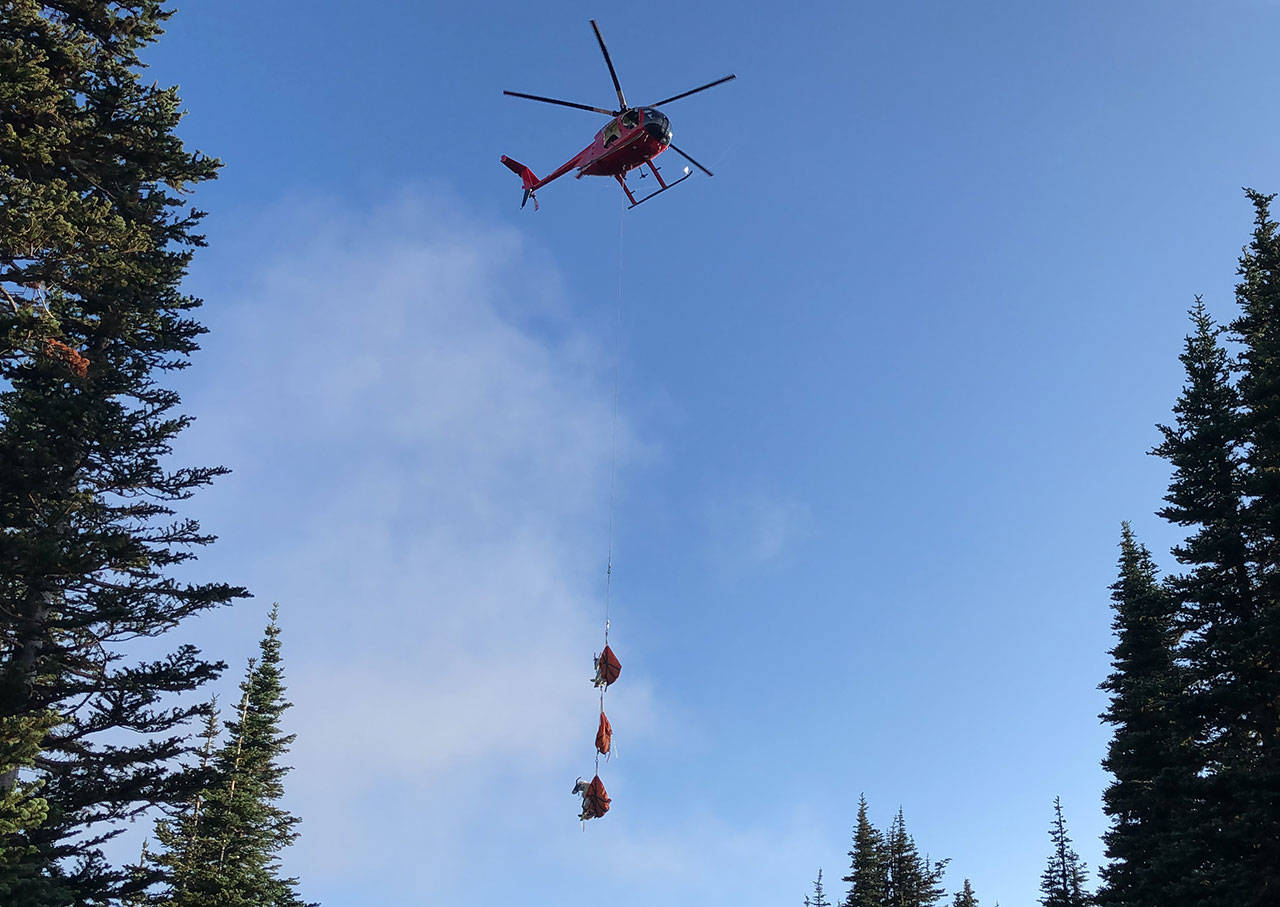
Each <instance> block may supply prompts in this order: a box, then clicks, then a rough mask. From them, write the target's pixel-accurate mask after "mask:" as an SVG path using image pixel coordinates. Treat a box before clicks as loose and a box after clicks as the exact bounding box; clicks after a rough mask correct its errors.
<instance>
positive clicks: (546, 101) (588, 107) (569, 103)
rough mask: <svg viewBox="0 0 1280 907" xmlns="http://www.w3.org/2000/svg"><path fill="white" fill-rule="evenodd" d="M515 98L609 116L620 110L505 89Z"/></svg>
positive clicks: (613, 115) (506, 92)
mask: <svg viewBox="0 0 1280 907" xmlns="http://www.w3.org/2000/svg"><path fill="white" fill-rule="evenodd" d="M503 94H509V95H511V97H513V98H528V99H529V100H530V101H541V102H542V103H544V104H559V105H560V106H561V107H575V108H577V109H578V110H590V111H591V112H592V113H603V114H604V115H605V116H607V117H616V116H617V115H618V114H619V113H620V111H617V110H605V109H604V108H603V107H592V106H591V105H589V104H575V103H574V102H573V101H558V100H556V99H555V98H543V97H539V96H538V95H536V94H525V93H524V92H521V91H504V92H503Z"/></svg>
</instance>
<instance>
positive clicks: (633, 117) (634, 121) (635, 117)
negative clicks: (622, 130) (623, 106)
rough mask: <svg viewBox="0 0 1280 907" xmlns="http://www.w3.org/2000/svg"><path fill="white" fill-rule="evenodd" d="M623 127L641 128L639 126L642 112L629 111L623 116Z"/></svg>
mask: <svg viewBox="0 0 1280 907" xmlns="http://www.w3.org/2000/svg"><path fill="white" fill-rule="evenodd" d="M622 125H623V126H627V127H634V126H639V125H640V111H638V110H628V111H627V112H626V113H624V114H623V115H622Z"/></svg>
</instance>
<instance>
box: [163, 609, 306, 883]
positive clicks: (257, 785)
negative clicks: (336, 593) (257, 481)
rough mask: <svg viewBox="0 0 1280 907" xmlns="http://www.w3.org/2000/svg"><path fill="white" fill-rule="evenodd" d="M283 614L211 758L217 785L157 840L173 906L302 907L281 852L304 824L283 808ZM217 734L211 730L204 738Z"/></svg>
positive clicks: (275, 614)
mask: <svg viewBox="0 0 1280 907" xmlns="http://www.w3.org/2000/svg"><path fill="white" fill-rule="evenodd" d="M278 618H279V610H278V608H272V610H271V621H270V623H269V624H268V625H267V629H266V633H265V635H264V637H263V639H262V643H261V646H260V653H259V657H258V659H257V660H256V661H251V662H250V664H249V669H248V670H247V672H246V674H245V679H244V682H243V683H242V684H241V685H240V690H241V701H240V707H239V710H238V714H237V718H236V719H235V720H232V721H228V722H227V730H228V732H229V737H228V739H227V741H226V742H225V743H224V744H223V746H222V747H221V748H220V749H219V750H218V751H217V752H216V753H214V755H213V758H212V760H211V763H210V767H211V769H212V775H213V779H212V781H211V783H210V784H209V786H208V788H207V789H206V791H205V793H204V794H203V796H202V797H201V798H200V799H199V800H198V801H195V802H194V803H193V806H192V808H191V809H189V810H188V811H187V812H186V814H185V815H184V816H183V819H182V820H181V821H179V822H178V823H176V824H174V825H171V826H166V827H164V828H163V829H162V830H161V831H160V833H159V834H158V837H159V838H160V840H161V842H162V844H164V846H165V847H166V848H167V851H166V853H165V854H164V855H163V856H162V857H160V858H159V859H160V862H161V863H162V864H163V865H164V866H166V867H167V868H168V870H169V872H170V874H171V878H172V883H171V888H170V891H169V893H168V894H167V895H166V896H165V897H163V898H162V899H161V902H162V903H163V904H166V905H171V907H304V902H303V901H302V900H301V899H300V898H299V897H298V895H297V892H296V888H297V884H298V882H297V879H294V878H281V876H280V863H279V854H280V852H281V851H282V850H283V849H284V848H285V847H287V846H288V845H289V843H290V842H292V841H293V840H294V839H295V838H296V837H297V833H296V832H295V831H294V830H293V829H294V827H295V826H296V825H297V823H298V820H297V818H295V817H294V816H292V815H290V814H289V813H288V812H286V811H285V810H284V809H283V808H281V807H280V805H279V801H280V798H281V797H282V796H283V795H284V776H285V775H286V774H287V773H288V771H289V769H288V767H287V766H284V765H282V764H281V763H280V760H281V758H282V757H283V756H284V755H285V754H286V753H287V752H288V751H289V744H291V743H292V742H293V739H294V737H293V735H292V734H282V733H281V719H282V716H283V715H284V712H285V710H286V709H288V708H289V703H288V702H287V701H286V700H285V695H284V676H283V673H282V670H281V655H280V626H279V622H278ZM209 733H212V732H211V731H210V730H209V729H206V734H207V735H208V734H209Z"/></svg>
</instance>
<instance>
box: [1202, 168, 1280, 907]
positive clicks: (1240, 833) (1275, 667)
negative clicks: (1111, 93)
mask: <svg viewBox="0 0 1280 907" xmlns="http://www.w3.org/2000/svg"><path fill="white" fill-rule="evenodd" d="M1246 192H1247V194H1248V197H1249V200H1250V201H1251V202H1252V203H1253V207H1254V231H1253V236H1252V239H1251V241H1250V243H1249V245H1248V246H1247V247H1246V248H1245V250H1244V253H1243V255H1242V256H1241V258H1240V264H1239V268H1238V271H1237V274H1238V275H1239V278H1240V282H1239V283H1238V284H1237V285H1236V300H1237V302H1238V304H1239V306H1240V309H1241V313H1240V316H1239V317H1238V318H1237V319H1236V320H1235V321H1233V322H1232V324H1231V332H1232V334H1233V335H1234V337H1235V338H1236V339H1237V340H1238V341H1239V342H1240V344H1241V346H1242V351H1241V354H1240V380H1239V391H1240V400H1241V404H1242V408H1243V424H1244V431H1243V441H1244V448H1243V449H1244V451H1245V454H1244V466H1245V469H1244V499H1245V505H1244V517H1245V522H1246V535H1247V542H1248V551H1249V561H1250V568H1251V573H1252V578H1253V580H1254V583H1255V584H1256V594H1255V595H1254V596H1252V598H1251V599H1250V600H1249V601H1247V602H1245V603H1244V604H1243V606H1242V607H1241V608H1239V609H1238V611H1237V612H1236V613H1233V614H1230V615H1228V617H1229V618H1230V620H1229V622H1227V623H1225V624H1224V625H1223V626H1221V627H1219V628H1217V629H1218V630H1219V637H1220V649H1221V663H1220V666H1221V668H1222V671H1221V674H1220V675H1219V676H1218V677H1217V678H1215V685H1216V688H1217V689H1219V690H1220V691H1221V693H1220V695H1219V696H1218V697H1217V699H1216V703H1217V705H1218V709H1217V711H1216V713H1215V717H1217V718H1218V719H1219V722H1220V727H1219V728H1218V732H1219V736H1220V745H1219V746H1218V747H1217V750H1216V752H1215V753H1214V755H1215V764H1214V765H1213V766H1212V768H1213V772H1214V776H1215V781H1216V782H1217V783H1216V786H1215V791H1214V793H1215V795H1216V796H1215V802H1217V803H1218V804H1220V805H1221V806H1222V811H1221V813H1220V815H1219V819H1220V833H1219V839H1218V840H1219V841H1220V844H1221V848H1220V853H1221V860H1220V865H1221V866H1222V867H1223V870H1224V871H1223V872H1221V873H1220V874H1219V875H1218V876H1217V878H1215V879H1214V880H1213V881H1214V883H1215V886H1216V888H1217V890H1218V891H1219V892H1220V894H1221V896H1222V898H1223V903H1226V902H1230V903H1233V904H1235V905H1255V904H1256V905H1271V904H1277V903H1280V231H1278V228H1277V224H1276V222H1275V221H1273V220H1272V219H1271V212H1270V205H1271V201H1272V199H1273V198H1274V196H1272V195H1263V194H1262V193H1260V192H1256V191H1253V190H1246ZM1214 654H1215V655H1217V654H1218V653H1217V652H1215V653H1214Z"/></svg>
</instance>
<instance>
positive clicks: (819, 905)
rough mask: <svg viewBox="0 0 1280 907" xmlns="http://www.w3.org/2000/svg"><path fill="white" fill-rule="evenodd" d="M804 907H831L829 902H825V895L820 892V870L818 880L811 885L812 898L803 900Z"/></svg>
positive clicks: (823, 892)
mask: <svg viewBox="0 0 1280 907" xmlns="http://www.w3.org/2000/svg"><path fill="white" fill-rule="evenodd" d="M804 903H805V905H806V907H831V902H830V901H828V900H827V894H826V892H825V891H823V890H822V870H821V869H819V870H818V878H817V879H815V880H814V883H813V897H812V898H810V897H806V898H805V899H804Z"/></svg>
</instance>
